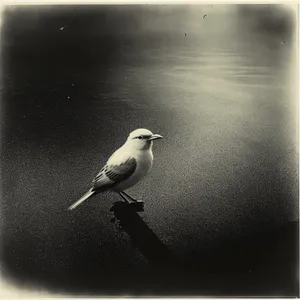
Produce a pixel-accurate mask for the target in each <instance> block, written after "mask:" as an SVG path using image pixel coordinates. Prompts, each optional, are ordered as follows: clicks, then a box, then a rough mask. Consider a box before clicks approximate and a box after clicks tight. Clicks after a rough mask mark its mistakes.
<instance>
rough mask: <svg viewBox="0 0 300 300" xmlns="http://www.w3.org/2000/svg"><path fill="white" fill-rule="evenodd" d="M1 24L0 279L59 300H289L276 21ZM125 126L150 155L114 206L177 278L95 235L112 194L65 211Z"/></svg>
mask: <svg viewBox="0 0 300 300" xmlns="http://www.w3.org/2000/svg"><path fill="white" fill-rule="evenodd" d="M2 20H3V24H2V28H1V30H2V32H1V103H2V110H1V120H2V128H1V134H2V160H1V167H2V187H3V189H2V200H1V214H2V217H3V226H2V230H1V232H2V236H1V245H2V246H3V249H2V250H3V251H2V263H4V265H5V270H6V272H7V274H10V275H11V276H12V277H13V278H14V279H15V280H17V279H18V280H19V282H22V283H25V284H28V285H29V284H32V283H36V282H40V284H41V285H42V286H43V287H45V286H46V287H48V288H49V289H50V290H51V291H55V290H58V291H59V292H68V293H71V294H72V293H77V292H78V293H89V294H100V295H101V294H120V293H121V294H124V293H125V294H155V295H158V294H169V295H179V294H181V295H182V294H183V295H188V294H192V295H248V296H249V295H250V296H251V295H271V296H277V295H295V294H297V293H298V289H297V283H296V276H295V274H296V268H297V263H296V252H297V251H296V250H297V246H296V245H297V241H296V233H297V224H298V223H290V225H285V224H287V223H289V222H293V221H297V219H298V204H297V197H298V189H297V176H298V174H297V147H296V144H297V143H296V142H297V141H296V113H295V111H296V107H297V106H296V101H295V99H294V97H293V95H294V94H293V93H294V90H295V89H294V88H295V86H293V82H292V81H291V78H292V77H291V74H292V72H293V70H294V69H293V68H294V67H295V62H294V60H293V51H294V47H295V44H294V42H293V40H294V32H293V30H292V28H293V26H294V20H295V13H294V12H293V11H292V10H290V9H283V8H280V7H275V6H262V7H260V8H258V7H257V6H252V7H248V6H231V7H228V6H217V5H216V6H198V7H197V6H182V7H181V6H179V7H178V6H176V7H172V6H161V7H157V6H144V7H137V6H128V7H122V6H112V7H104V6H101V7H84V6H80V7H74V6H71V7H63V6H60V7H59V8H58V7H43V8H42V7H23V8H15V9H12V8H7V10H6V11H5V12H4V14H3V16H2ZM139 127H144V128H148V129H150V130H151V131H153V132H158V133H160V134H162V135H163V136H164V140H163V141H162V142H161V143H159V144H156V145H154V157H155V160H154V166H153V169H152V171H151V173H150V174H149V175H148V176H147V178H146V179H145V180H144V181H143V182H142V183H141V184H140V185H139V186H136V187H135V188H134V189H132V190H131V191H130V193H131V194H132V195H133V196H135V197H136V198H138V199H140V200H143V201H144V202H145V206H144V212H139V214H140V216H141V217H142V219H143V220H144V221H145V223H146V224H147V226H148V227H145V230H147V228H150V229H151V232H153V233H154V234H155V235H156V236H157V238H158V240H159V241H160V242H161V243H162V244H163V245H165V246H166V247H168V251H169V250H170V251H172V253H173V254H174V255H175V256H176V258H177V259H178V261H179V265H181V262H182V264H183V266H185V271H183V270H182V268H181V267H179V268H181V269H180V270H181V271H180V272H174V270H173V269H171V271H170V270H169V271H168V270H167V271H166V270H164V271H157V270H156V269H155V268H152V267H151V265H149V264H148V262H147V259H146V258H145V256H144V255H143V252H142V251H140V250H139V249H140V248H139V247H134V246H133V245H132V243H131V238H130V236H129V234H128V233H126V232H122V231H120V230H119V229H118V227H117V226H115V224H113V223H111V222H110V218H111V217H112V212H110V211H109V210H110V208H111V206H112V205H113V203H114V202H115V201H119V200H120V199H119V198H117V199H116V196H115V195H113V194H108V193H107V194H102V195H98V196H95V197H94V199H93V200H91V201H89V202H88V203H86V204H84V205H82V207H80V209H78V210H75V211H74V212H73V211H72V213H70V212H68V211H67V208H68V206H69V205H70V204H72V203H73V202H74V201H75V200H76V199H78V198H79V197H80V196H81V195H82V193H83V192H85V191H86V190H87V188H88V187H89V186H90V182H91V180H92V179H93V178H94V176H95V175H96V174H97V172H98V171H99V170H100V168H101V167H102V166H103V164H104V163H105V162H106V160H107V158H108V157H109V155H110V154H111V153H112V152H113V151H114V150H115V149H117V148H118V147H120V146H121V145H122V143H123V142H124V141H125V138H126V136H127V135H128V133H129V132H131V131H132V130H133V129H136V128H139ZM136 220H138V219H136ZM146 224H145V226H146ZM283 225H284V226H286V227H280V226H283ZM278 228H283V229H278ZM141 230H144V229H143V226H142V228H141ZM268 230H270V232H272V234H269V233H266V234H265V235H263V233H262V231H266V232H268ZM149 232H150V231H149ZM247 235H252V239H250V238H249V241H252V242H245V241H246V240H247V238H246V236H247ZM149 236H150V235H149ZM261 236H263V237H261ZM247 241H248V240H247ZM263 241H267V242H266V244H264V246H263V245H262V242H263ZM148 242H149V243H150V241H148ZM247 243H250V245H251V247H252V248H251V247H250V248H249V247H248V245H249V244H247ZM145 245H147V243H146V244H145ZM220 245H221V246H220ZM209 249H212V250H209ZM225 249H227V250H225ZM232 249H235V250H232ZM236 249H242V250H241V251H240V252H239V251H237V250H236ZM246 249H252V250H253V251H249V252H247V250H246ZM254 249H258V250H257V251H254ZM148 250H149V249H147V251H148ZM236 251H237V252H236ZM147 253H149V251H148V252H147ZM232 253H236V254H232ZM204 265H205V266H204ZM189 270H190V271H189ZM166 274H168V275H166ZM261 274H262V275H261ZM187 278H188V279H187Z"/></svg>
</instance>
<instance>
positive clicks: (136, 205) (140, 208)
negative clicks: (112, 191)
mask: <svg viewBox="0 0 300 300" xmlns="http://www.w3.org/2000/svg"><path fill="white" fill-rule="evenodd" d="M119 195H120V196H121V197H122V198H123V199H124V200H125V201H126V202H127V203H129V205H133V206H134V209H135V211H137V212H140V211H144V202H143V201H137V200H136V199H134V198H133V197H131V196H129V195H128V194H127V193H125V192H123V191H122V192H119ZM129 199H130V200H129Z"/></svg>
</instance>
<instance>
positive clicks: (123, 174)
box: [93, 157, 136, 190]
mask: <svg viewBox="0 0 300 300" xmlns="http://www.w3.org/2000/svg"><path fill="white" fill-rule="evenodd" d="M135 169H136V160H135V158H134V157H127V158H126V159H124V161H123V162H121V163H119V164H112V163H107V164H106V165H105V166H104V167H103V168H102V169H101V170H100V172H99V173H98V175H97V176H96V177H95V178H94V180H93V190H97V189H99V188H109V187H112V186H114V185H115V184H118V183H120V182H121V181H124V180H126V179H127V178H129V177H130V176H131V175H132V174H133V173H134V171H135Z"/></svg>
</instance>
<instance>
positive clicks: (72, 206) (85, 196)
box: [68, 190, 95, 210]
mask: <svg viewBox="0 0 300 300" xmlns="http://www.w3.org/2000/svg"><path fill="white" fill-rule="evenodd" d="M94 194H95V191H93V190H89V191H88V192H87V193H85V194H84V195H83V196H82V197H81V198H80V199H79V200H78V201H76V202H75V203H74V204H72V205H71V206H70V207H69V208H68V210H72V209H74V208H76V207H77V206H78V205H80V204H81V203H82V202H84V201H85V200H87V199H89V198H90V197H91V196H93V195H94Z"/></svg>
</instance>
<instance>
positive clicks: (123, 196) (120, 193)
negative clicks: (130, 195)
mask: <svg viewBox="0 0 300 300" xmlns="http://www.w3.org/2000/svg"><path fill="white" fill-rule="evenodd" d="M119 195H120V196H121V197H122V198H123V199H124V200H125V201H126V202H128V199H127V198H126V197H125V195H123V194H122V192H119Z"/></svg>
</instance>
